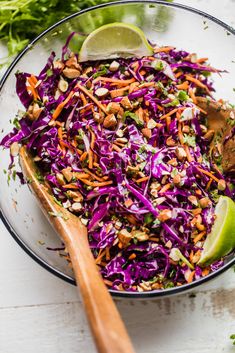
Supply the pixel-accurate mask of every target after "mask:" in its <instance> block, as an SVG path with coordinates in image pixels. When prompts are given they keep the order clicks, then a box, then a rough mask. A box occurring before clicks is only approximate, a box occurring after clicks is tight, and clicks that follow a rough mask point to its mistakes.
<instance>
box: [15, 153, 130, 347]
mask: <svg viewBox="0 0 235 353" xmlns="http://www.w3.org/2000/svg"><path fill="white" fill-rule="evenodd" d="M20 164H21V167H22V171H23V174H24V176H25V178H26V180H30V184H29V185H30V188H31V190H32V191H33V193H34V194H35V196H36V198H37V199H38V201H39V203H40V205H41V208H42V210H43V211H44V213H45V215H46V217H47V218H48V219H49V221H50V222H51V224H52V225H53V227H54V228H55V230H56V231H57V232H58V234H59V235H60V237H61V238H62V240H63V242H64V243H65V246H66V248H67V249H68V252H69V255H70V258H71V261H72V265H73V270H74V273H75V278H76V283H77V284H79V286H80V291H79V293H80V294H81V296H82V299H83V304H84V307H85V311H86V314H87V318H88V321H89V324H90V327H91V330H92V333H93V336H94V339H95V344H96V347H97V350H98V352H100V353H134V348H133V346H132V343H131V341H130V338H129V336H128V333H127V331H126V328H125V326H124V324H123V321H122V319H121V317H120V314H119V312H118V310H117V308H116V306H115V304H114V302H113V299H112V297H111V295H110V294H109V292H108V290H107V287H106V285H105V284H104V282H103V280H102V277H101V275H100V274H99V271H98V269H97V267H96V265H95V261H94V258H93V256H92V253H91V251H90V247H89V243H88V238H87V229H86V227H85V226H84V225H83V224H82V223H81V222H80V220H79V218H78V217H76V216H75V215H73V214H72V213H70V212H69V211H67V210H66V209H65V208H63V207H62V206H59V205H58V204H56V203H55V201H54V199H53V196H52V195H51V193H50V191H49V190H48V189H47V187H46V186H45V185H44V184H41V183H39V181H38V179H37V177H36V173H37V169H36V166H35V164H34V162H33V160H32V158H31V156H30V153H29V152H28V151H27V149H26V148H25V147H21V149H20Z"/></svg>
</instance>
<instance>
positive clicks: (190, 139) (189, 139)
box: [183, 134, 196, 147]
mask: <svg viewBox="0 0 235 353" xmlns="http://www.w3.org/2000/svg"><path fill="white" fill-rule="evenodd" d="M183 139H184V143H185V144H186V145H188V146H191V147H196V136H190V135H186V134H184V136H183Z"/></svg>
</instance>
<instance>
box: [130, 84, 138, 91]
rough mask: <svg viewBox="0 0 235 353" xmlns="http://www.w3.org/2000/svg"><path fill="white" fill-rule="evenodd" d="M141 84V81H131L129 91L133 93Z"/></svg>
mask: <svg viewBox="0 0 235 353" xmlns="http://www.w3.org/2000/svg"><path fill="white" fill-rule="evenodd" d="M138 86H139V82H133V83H131V84H130V86H129V93H132V92H134V91H136V90H137V89H138V88H137V87H138Z"/></svg>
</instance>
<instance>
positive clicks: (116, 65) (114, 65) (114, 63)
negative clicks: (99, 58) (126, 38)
mask: <svg viewBox="0 0 235 353" xmlns="http://www.w3.org/2000/svg"><path fill="white" fill-rule="evenodd" d="M119 66H120V64H119V63H118V62H117V61H115V60H114V61H112V62H111V64H110V66H109V70H110V71H111V72H115V71H117V70H118V69H119Z"/></svg>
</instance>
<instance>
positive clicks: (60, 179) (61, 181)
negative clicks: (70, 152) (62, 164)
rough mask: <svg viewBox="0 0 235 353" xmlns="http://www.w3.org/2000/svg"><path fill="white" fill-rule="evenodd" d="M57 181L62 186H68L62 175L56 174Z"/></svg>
mask: <svg viewBox="0 0 235 353" xmlns="http://www.w3.org/2000/svg"><path fill="white" fill-rule="evenodd" d="M56 180H57V181H58V183H59V184H60V185H65V184H66V182H65V180H64V176H63V174H61V173H56Z"/></svg>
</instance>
